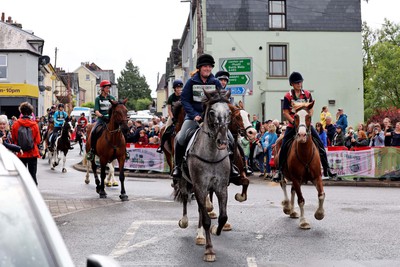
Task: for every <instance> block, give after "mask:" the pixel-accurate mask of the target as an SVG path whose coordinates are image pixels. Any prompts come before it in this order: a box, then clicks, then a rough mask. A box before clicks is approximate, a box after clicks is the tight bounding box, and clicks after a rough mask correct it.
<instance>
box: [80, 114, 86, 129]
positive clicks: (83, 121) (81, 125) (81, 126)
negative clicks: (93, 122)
mask: <svg viewBox="0 0 400 267" xmlns="http://www.w3.org/2000/svg"><path fill="white" fill-rule="evenodd" d="M87 124H88V120H87V119H86V117H85V113H81V116H80V117H79V119H78V127H80V128H81V129H84V128H85V127H86V125H87Z"/></svg>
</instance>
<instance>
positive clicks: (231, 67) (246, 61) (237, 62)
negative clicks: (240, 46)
mask: <svg viewBox="0 0 400 267" xmlns="http://www.w3.org/2000/svg"><path fill="white" fill-rule="evenodd" d="M222 68H223V69H224V70H226V71H228V72H229V73H231V72H250V71H251V59H250V58H241V59H226V60H225V61H224V62H223V63H222Z"/></svg>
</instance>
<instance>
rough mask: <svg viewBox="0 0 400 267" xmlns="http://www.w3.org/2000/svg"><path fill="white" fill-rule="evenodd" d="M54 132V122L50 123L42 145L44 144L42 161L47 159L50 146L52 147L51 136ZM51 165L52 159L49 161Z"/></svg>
mask: <svg viewBox="0 0 400 267" xmlns="http://www.w3.org/2000/svg"><path fill="white" fill-rule="evenodd" d="M53 130H54V121H49V122H48V125H47V129H46V132H45V133H44V135H43V139H42V144H43V155H42V159H45V158H46V154H47V152H48V151H49V145H50V139H49V138H50V136H51V134H52V133H53ZM49 163H50V159H49Z"/></svg>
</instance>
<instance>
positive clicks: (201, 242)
mask: <svg viewBox="0 0 400 267" xmlns="http://www.w3.org/2000/svg"><path fill="white" fill-rule="evenodd" d="M205 244H206V239H205V238H204V237H196V245H198V246H204V245H205Z"/></svg>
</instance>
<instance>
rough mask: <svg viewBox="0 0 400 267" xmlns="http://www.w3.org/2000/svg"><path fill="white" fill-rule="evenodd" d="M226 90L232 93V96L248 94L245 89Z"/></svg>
mask: <svg viewBox="0 0 400 267" xmlns="http://www.w3.org/2000/svg"><path fill="white" fill-rule="evenodd" d="M226 89H227V90H230V91H231V95H244V94H245V93H246V88H244V87H227V88H226Z"/></svg>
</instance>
